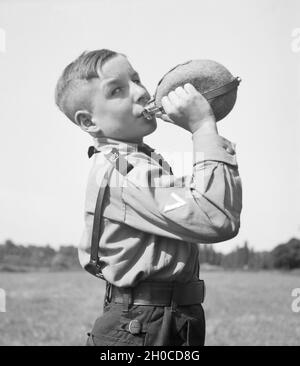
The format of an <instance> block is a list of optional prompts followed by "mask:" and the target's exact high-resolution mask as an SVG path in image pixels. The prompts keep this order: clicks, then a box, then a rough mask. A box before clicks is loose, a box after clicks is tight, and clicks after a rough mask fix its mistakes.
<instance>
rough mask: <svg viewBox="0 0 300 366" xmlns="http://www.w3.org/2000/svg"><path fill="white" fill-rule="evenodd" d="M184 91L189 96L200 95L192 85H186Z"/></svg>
mask: <svg viewBox="0 0 300 366" xmlns="http://www.w3.org/2000/svg"><path fill="white" fill-rule="evenodd" d="M184 90H185V91H186V92H187V93H189V94H194V93H199V92H198V91H197V89H196V88H195V87H194V86H193V85H192V84H190V83H187V84H184Z"/></svg>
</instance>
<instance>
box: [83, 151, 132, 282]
mask: <svg viewBox="0 0 300 366" xmlns="http://www.w3.org/2000/svg"><path fill="white" fill-rule="evenodd" d="M104 155H105V157H106V158H107V159H108V161H109V162H110V164H111V165H110V166H109V168H108V170H107V171H106V172H105V175H104V177H103V180H102V184H101V185H100V188H99V192H98V196H97V201H96V206H95V213H94V221H93V230H92V240H91V256H90V262H89V263H88V265H87V266H86V270H87V271H89V272H90V273H92V274H93V275H94V276H96V277H99V278H101V279H104V277H103V275H102V271H101V264H100V261H99V243H100V233H101V218H102V216H103V200H104V196H105V193H106V191H107V188H108V184H109V181H110V178H111V175H112V173H113V171H114V169H117V170H118V171H119V173H121V174H122V175H126V174H128V173H129V172H130V170H131V169H133V166H132V164H130V163H128V161H127V160H126V159H125V158H124V157H123V156H122V155H120V154H119V151H118V150H117V149H115V148H113V149H112V150H111V151H110V152H108V153H104Z"/></svg>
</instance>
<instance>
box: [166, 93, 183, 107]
mask: <svg viewBox="0 0 300 366" xmlns="http://www.w3.org/2000/svg"><path fill="white" fill-rule="evenodd" d="M168 98H169V100H170V101H171V103H172V104H173V105H174V106H175V107H177V106H180V100H181V98H180V97H179V96H178V95H177V94H176V93H175V92H174V91H171V92H170V93H169V94H168Z"/></svg>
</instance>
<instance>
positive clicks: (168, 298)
mask: <svg viewBox="0 0 300 366" xmlns="http://www.w3.org/2000/svg"><path fill="white" fill-rule="evenodd" d="M108 297H109V298H108V301H109V302H114V303H117V304H129V305H152V306H171V305H175V304H176V305H179V306H180V305H181V306H183V305H194V304H201V303H203V301H204V298H205V283H204V281H203V280H198V281H191V282H187V283H178V282H152V281H151V282H150V281H149V282H147V281H144V282H141V283H139V284H137V285H136V286H135V287H116V286H113V285H110V294H109V296H108Z"/></svg>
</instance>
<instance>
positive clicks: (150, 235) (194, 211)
mask: <svg viewBox="0 0 300 366" xmlns="http://www.w3.org/2000/svg"><path fill="white" fill-rule="evenodd" d="M192 140H193V160H194V161H193V163H194V165H193V174H192V176H184V177H176V176H174V175H172V172H171V170H170V167H169V165H168V163H167V162H166V161H164V159H163V158H162V157H161V155H159V154H157V153H156V152H155V151H154V150H153V149H151V148H150V147H149V146H148V145H146V144H144V143H142V144H141V145H138V144H134V143H125V142H122V141H118V140H113V139H109V138H98V139H97V140H96V144H95V147H96V149H97V150H100V153H97V154H95V155H94V157H93V159H94V162H93V166H92V168H91V172H90V175H89V179H88V185H87V191H86V201H85V228H84V232H83V235H82V238H81V241H80V244H79V260H80V263H81V265H82V266H83V268H85V266H86V265H87V263H88V262H89V259H90V248H91V234H92V227H93V218H94V210H95V203H96V199H97V194H98V191H99V186H100V185H101V182H102V179H103V175H104V174H105V172H106V171H107V170H108V168H109V167H110V166H111V165H110V164H111V163H110V162H109V161H108V160H107V159H106V158H105V153H106V152H108V151H110V150H111V149H112V148H117V149H118V151H119V153H120V155H121V157H122V158H125V159H126V160H127V161H128V162H129V163H130V164H132V165H133V167H134V168H133V169H132V170H131V171H130V172H129V173H128V174H127V175H122V174H120V172H119V171H118V170H117V169H114V170H113V173H112V176H111V179H110V182H109V187H108V191H107V192H106V194H105V197H104V201H103V205H104V206H103V207H104V211H103V217H102V219H101V220H102V228H103V230H102V232H101V237H100V249H99V258H100V261H101V263H102V273H103V275H104V277H105V279H106V280H107V281H109V282H110V283H112V284H114V285H115V286H119V287H123V286H134V285H136V283H137V282H139V281H141V280H146V279H147V280H153V281H177V282H187V281H190V280H193V279H196V278H197V277H198V271H197V268H198V259H199V253H198V244H200V243H217V242H221V241H224V240H228V239H231V238H233V237H234V236H236V235H237V233H238V230H239V227H240V213H241V208H242V188H241V180H240V177H239V172H238V166H237V161H236V154H235V145H234V144H233V143H231V142H229V141H228V140H227V139H225V138H223V137H221V136H219V135H214V134H210V135H205V136H203V135H202V134H201V133H199V131H196V132H195V133H194V134H193V135H192ZM140 148H144V149H145V148H146V149H148V150H150V151H151V150H152V154H151V156H148V155H147V154H145V153H143V152H141V151H139V150H140ZM191 164H192V162H191Z"/></svg>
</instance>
